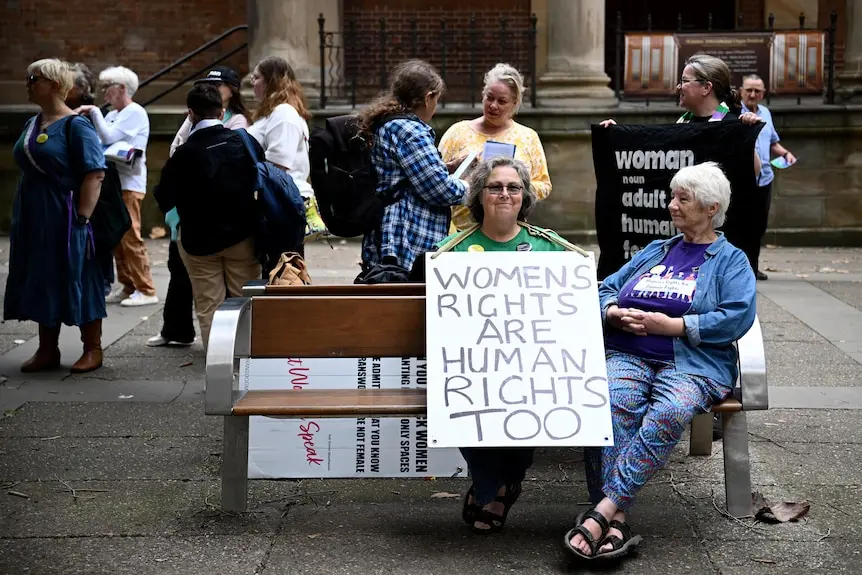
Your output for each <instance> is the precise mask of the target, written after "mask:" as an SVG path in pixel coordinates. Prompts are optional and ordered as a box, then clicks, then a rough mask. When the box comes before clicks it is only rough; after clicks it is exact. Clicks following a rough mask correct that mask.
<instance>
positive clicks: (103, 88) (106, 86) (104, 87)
mask: <svg viewBox="0 0 862 575" xmlns="http://www.w3.org/2000/svg"><path fill="white" fill-rule="evenodd" d="M111 86H119V84H118V83H117V82H112V83H110V84H99V89H100V90H101V91H102V92H107V91H108V90H110V89H111Z"/></svg>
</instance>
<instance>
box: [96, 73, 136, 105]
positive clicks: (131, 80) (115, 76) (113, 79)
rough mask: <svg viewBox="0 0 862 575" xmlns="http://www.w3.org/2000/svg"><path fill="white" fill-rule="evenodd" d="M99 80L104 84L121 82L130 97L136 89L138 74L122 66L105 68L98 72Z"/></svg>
mask: <svg viewBox="0 0 862 575" xmlns="http://www.w3.org/2000/svg"><path fill="white" fill-rule="evenodd" d="M99 82H102V83H105V84H108V83H110V84H122V85H123V86H125V87H126V93H127V94H128V95H129V97H130V98H131V97H132V96H134V95H135V92H137V91H138V75H137V74H135V73H134V72H132V71H131V70H129V69H128V68H124V67H123V66H112V67H111V68H105V69H104V70H102V72H101V73H100V74H99Z"/></svg>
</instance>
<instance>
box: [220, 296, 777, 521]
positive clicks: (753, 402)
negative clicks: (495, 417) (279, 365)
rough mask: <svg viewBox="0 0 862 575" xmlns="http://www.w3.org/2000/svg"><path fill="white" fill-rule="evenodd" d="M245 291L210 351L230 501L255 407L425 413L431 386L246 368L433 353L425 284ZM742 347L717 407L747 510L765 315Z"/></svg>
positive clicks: (697, 444) (697, 430) (277, 411)
mask: <svg viewBox="0 0 862 575" xmlns="http://www.w3.org/2000/svg"><path fill="white" fill-rule="evenodd" d="M244 294H245V296H246V297H242V298H230V299H228V300H227V301H225V302H224V304H222V305H221V307H219V309H218V311H216V314H215V318H214V320H213V324H212V330H211V333H210V341H209V348H208V353H207V359H206V401H205V403H206V413H207V414H209V415H221V416H224V448H223V449H224V454H223V461H222V494H221V505H222V508H223V509H225V510H229V511H244V510H245V509H246V496H247V487H248V479H247V477H248V439H249V435H248V434H249V416H252V415H263V416H278V417H287V418H300V417H403V416H420V415H425V410H426V400H425V391H424V390H421V389H385V390H384V389H364V390H355V389H350V390H302V391H294V390H291V389H284V390H249V391H245V390H241V389H240V387H239V382H238V377H237V375H238V366H239V362H240V360H242V359H245V358H286V357H299V358H320V357H424V356H425V286H424V284H381V285H337V286H317V285H312V286H295V287H293V286H291V287H280V286H279V287H275V286H265V285H259V284H258V285H255V284H251V285H249V286H247V287H246V289H245V290H244ZM287 326H290V328H291V329H286V327H287ZM737 346H738V349H739V358H740V378H739V380H738V381H737V386H736V389H735V392H734V394H733V396H732V397H731V398H729V399H727V400H726V401H724V402H722V403H721V404H719V405H716V406H715V407H714V408H713V411H715V412H720V413H722V415H723V425H724V475H725V488H726V493H727V507H728V511H729V512H730V513H731V514H732V515H734V516H736V517H743V516H747V515H750V514H751V471H750V464H749V457H748V428H747V422H746V417H745V412H746V411H751V410H755V409H766V408H767V405H768V402H767V388H766V366H765V356H764V351H763V339H762V335H761V331H760V324H759V322H758V321H755V324H754V326H753V327H752V328H751V330H750V331H749V332H748V333H747V334H746V335H745V336H744V337H743V338H742V339H741V340H740V341H739V342H738V343H737ZM711 449H712V415H711V414H709V413H707V414H703V415H700V416H697V417H695V420H694V422H693V423H692V430H691V446H690V453H691V454H692V455H709V454H710V452H711Z"/></svg>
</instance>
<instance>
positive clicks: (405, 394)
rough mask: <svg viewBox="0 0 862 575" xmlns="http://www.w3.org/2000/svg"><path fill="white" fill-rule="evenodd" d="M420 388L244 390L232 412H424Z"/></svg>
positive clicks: (346, 414)
mask: <svg viewBox="0 0 862 575" xmlns="http://www.w3.org/2000/svg"><path fill="white" fill-rule="evenodd" d="M425 397H426V393H425V390H424V389H415V388H413V389H320V390H315V389H303V390H256V391H248V392H247V393H246V394H245V395H244V396H243V397H242V398H240V400H239V401H237V403H236V404H235V405H234V407H233V415H281V416H288V417H373V416H381V417H383V416H390V417H393V416H407V415H425V409H426V407H427V405H426V400H425Z"/></svg>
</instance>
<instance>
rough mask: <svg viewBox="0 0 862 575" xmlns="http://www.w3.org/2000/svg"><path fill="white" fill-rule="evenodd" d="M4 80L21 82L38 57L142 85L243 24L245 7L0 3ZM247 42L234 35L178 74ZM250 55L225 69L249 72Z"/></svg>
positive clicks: (200, 2) (41, 0) (213, 2)
mask: <svg viewBox="0 0 862 575" xmlns="http://www.w3.org/2000/svg"><path fill="white" fill-rule="evenodd" d="M0 21H2V24H0V26H2V28H0V54H3V58H0V80H18V79H23V78H24V74H25V69H26V66H27V65H28V64H29V63H30V62H32V61H34V60H37V59H39V58H46V57H60V58H64V59H67V60H71V61H81V62H84V63H85V64H87V65H88V66H90V68H91V69H93V70H94V71H99V70H101V69H103V68H105V67H106V66H108V65H112V64H122V65H124V66H128V67H129V68H131V69H133V70H134V71H135V72H136V73H137V74H138V76H139V77H140V78H141V79H142V80H143V79H144V78H146V77H147V76H150V75H152V74H153V73H155V72H157V71H158V70H160V69H161V68H163V67H164V66H166V65H168V64H169V63H171V62H172V61H174V60H175V59H177V58H179V57H181V56H183V55H185V54H187V53H188V52H191V51H192V50H194V49H195V48H197V47H198V46H200V45H201V44H203V43H205V42H206V41H208V40H210V39H212V38H214V37H215V36H217V35H218V34H220V33H221V32H223V31H224V30H226V29H228V28H231V27H232V26H236V25H238V24H245V0H239V1H235V0H230V1H228V0H182V1H178V0H147V1H145V2H117V1H116V0H89V1H87V2H80V1H78V0H71V1H61V0H9V1H6V2H3V3H2V4H0ZM244 41H245V33H244V32H242V33H239V34H237V35H235V36H234V37H233V38H232V39H231V40H228V41H226V42H225V43H223V44H222V45H220V47H218V48H215V47H214V48H212V49H210V50H208V51H207V52H205V53H204V54H203V55H202V56H201V57H199V58H197V59H196V60H195V61H194V62H191V63H188V64H186V66H185V67H183V68H181V69H180V70H178V71H176V72H175V73H174V74H173V75H172V78H177V79H179V78H181V77H182V76H184V75H187V74H190V73H192V72H194V71H195V69H196V68H197V67H202V66H206V65H207V64H208V63H209V62H211V61H212V60H213V59H214V58H215V57H217V56H218V55H219V54H224V53H226V52H228V51H229V50H230V49H231V48H233V47H235V46H237V45H239V44H241V43H242V42H244ZM246 59H247V56H246V55H245V53H244V52H243V53H241V54H238V55H236V56H234V57H233V58H231V60H230V61H229V62H228V65H231V66H234V67H236V68H239V69H240V71H242V72H245V71H246V68H247V67H248V66H247V62H246Z"/></svg>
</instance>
